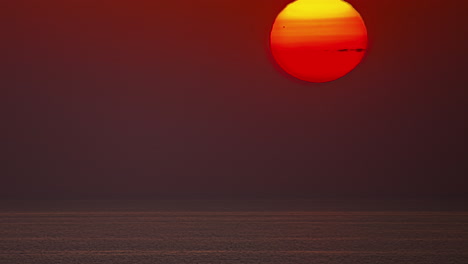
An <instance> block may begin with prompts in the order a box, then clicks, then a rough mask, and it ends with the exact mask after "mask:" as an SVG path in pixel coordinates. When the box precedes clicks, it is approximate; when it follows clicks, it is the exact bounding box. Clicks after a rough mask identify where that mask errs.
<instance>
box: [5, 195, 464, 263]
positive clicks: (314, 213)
mask: <svg viewBox="0 0 468 264" xmlns="http://www.w3.org/2000/svg"><path fill="white" fill-rule="evenodd" d="M0 263H1V264H54V263H63V264H68V263H77V264H78V263H79V264H82V263H112V264H124V263H125V264H130V263H132V264H133V263H138V264H182V263H190V264H215V263H219V264H222V263H245V264H254V263H255V264H261V263H265V264H266V263H271V264H306V263H307V264H309V263H312V264H314V263H316V264H322V263H323V264H325V263H326V264H347V263H349V264H357V263H359V264H379V263H381V264H386V263H408V264H432V263H433V264H450V263H453V264H455V263H460V264H466V263H468V210H466V207H465V205H464V204H463V203H458V204H452V203H450V202H437V201H435V202H434V201H413V200H405V201H403V200H401V201H394V200H392V201H387V200H385V201H383V200H380V201H376V200H372V199H370V200H369V199H367V200H352V201H351V200H333V199H290V200H287V199H285V200H282V199H265V200H261V199H260V200H248V199H244V200H222V199H219V200H210V199H199V200H197V199H187V200H184V199H173V200H163V199H161V200H61V201H58V200H35V201H26V200H4V201H0Z"/></svg>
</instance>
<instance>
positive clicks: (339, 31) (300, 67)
mask: <svg viewBox="0 0 468 264" xmlns="http://www.w3.org/2000/svg"><path fill="white" fill-rule="evenodd" d="M270 47H271V52H272V54H273V57H274V58H275V60H276V62H277V63H278V64H279V66H281V68H282V69H283V70H284V71H286V72H287V73H289V74H290V75H292V76H294V77H296V78H298V79H301V80H304V81H308V82H317V83H319V82H328V81H333V80H336V79H338V78H341V77H343V76H345V75H346V74H348V73H349V72H350V71H352V70H353V69H354V68H355V67H356V66H357V65H358V64H359V63H360V62H361V60H362V58H363V57H364V54H365V51H366V49H367V30H366V26H365V25H364V21H363V20H362V18H361V16H360V15H359V13H358V12H357V11H356V10H355V9H354V8H353V7H352V6H351V5H350V4H348V3H346V2H345V1H341V0H297V1H295V2H293V3H291V4H289V5H288V6H287V7H286V8H285V9H284V10H283V11H282V12H281V13H280V14H279V15H278V17H277V18H276V20H275V23H274V25H273V28H272V30H271V36H270Z"/></svg>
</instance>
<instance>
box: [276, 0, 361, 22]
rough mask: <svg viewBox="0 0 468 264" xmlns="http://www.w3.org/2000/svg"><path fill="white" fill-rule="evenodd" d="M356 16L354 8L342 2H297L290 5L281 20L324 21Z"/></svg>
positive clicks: (316, 0) (329, 0) (315, 0)
mask: <svg viewBox="0 0 468 264" xmlns="http://www.w3.org/2000/svg"><path fill="white" fill-rule="evenodd" d="M347 16H355V11H354V9H353V7H352V6H351V5H350V4H348V3H346V2H345V1H342V0H297V1H295V2H292V3H291V4H289V5H288V6H287V7H286V8H285V9H284V10H283V12H281V14H280V16H279V17H278V18H279V19H321V18H322V19H323V18H334V17H347Z"/></svg>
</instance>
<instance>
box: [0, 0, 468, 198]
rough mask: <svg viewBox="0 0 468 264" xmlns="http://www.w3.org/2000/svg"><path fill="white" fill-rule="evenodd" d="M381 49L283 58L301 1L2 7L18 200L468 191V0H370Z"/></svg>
mask: <svg viewBox="0 0 468 264" xmlns="http://www.w3.org/2000/svg"><path fill="white" fill-rule="evenodd" d="M350 2H351V3H352V4H353V6H355V7H356V9H357V10H359V12H360V13H361V15H362V16H363V17H364V19H365V21H366V24H367V29H368V31H369V41H370V42H369V43H370V46H369V52H368V54H367V55H366V57H365V59H364V61H363V63H362V64H361V65H360V66H359V67H358V68H357V69H356V70H355V71H353V73H352V74H350V75H348V76H346V77H345V78H342V79H340V80H338V81H336V82H333V83H328V84H321V85H313V84H307V83H303V82H299V81H296V80H294V79H291V78H289V77H288V76H286V75H283V74H282V73H281V72H280V71H278V70H277V69H276V68H275V64H274V63H273V62H272V58H271V56H270V53H269V50H268V40H269V33H270V29H271V25H272V23H273V21H274V19H275V17H276V15H277V14H278V12H279V11H280V10H282V8H283V7H284V6H285V5H286V4H287V3H288V1H283V0H278V1H272V0H258V1H253V0H252V1H247V0H235V1H234V0H223V1H219V0H216V1H215V0H202V1H189V0H180V1H149V0H135V1H118V0H117V1H109V0H100V1H95V0H69V1H58V0H44V1H40V3H39V2H37V1H32V0H19V1H9V2H8V3H6V6H4V7H2V11H1V12H2V18H3V20H4V22H2V25H1V26H0V27H2V32H3V34H2V41H1V42H0V48H1V49H0V53H1V58H2V60H1V62H0V67H1V69H2V76H3V77H2V78H0V87H1V89H2V91H3V95H2V96H0V118H1V119H0V120H2V128H3V129H2V130H1V131H0V136H1V137H2V142H3V146H2V147H1V149H0V154H1V155H2V157H3V158H2V161H3V165H2V166H1V167H0V175H2V184H0V196H2V197H61V196H76V197H90V196H99V195H101V196H112V195H113V196H116V197H131V196H138V195H149V196H152V195H153V196H157V195H173V196H184V195H197V194H202V195H232V196H238V197H242V196H243V195H264V194H272V195H331V196H340V195H343V194H353V195H363V194H370V195H373V194H383V195H390V196H399V195H417V196H421V195H430V196H431V195H432V196H435V195H439V194H445V195H456V194H464V193H466V187H467V180H466V175H467V174H468V168H467V165H466V164H468V163H467V162H466V157H467V156H468V155H467V154H468V153H467V149H468V145H467V141H466V135H467V134H468V131H467V125H466V116H467V115H468V102H467V98H468V95H467V90H466V78H465V76H466V66H465V64H464V63H465V62H466V61H467V60H468V53H467V49H466V47H468V38H466V35H467V34H468V32H466V22H465V10H467V8H468V6H467V5H468V4H467V2H460V1H455V0H447V1H436V0H433V1H432V0H413V1H399V0H379V1H375V0H354V1H350Z"/></svg>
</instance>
